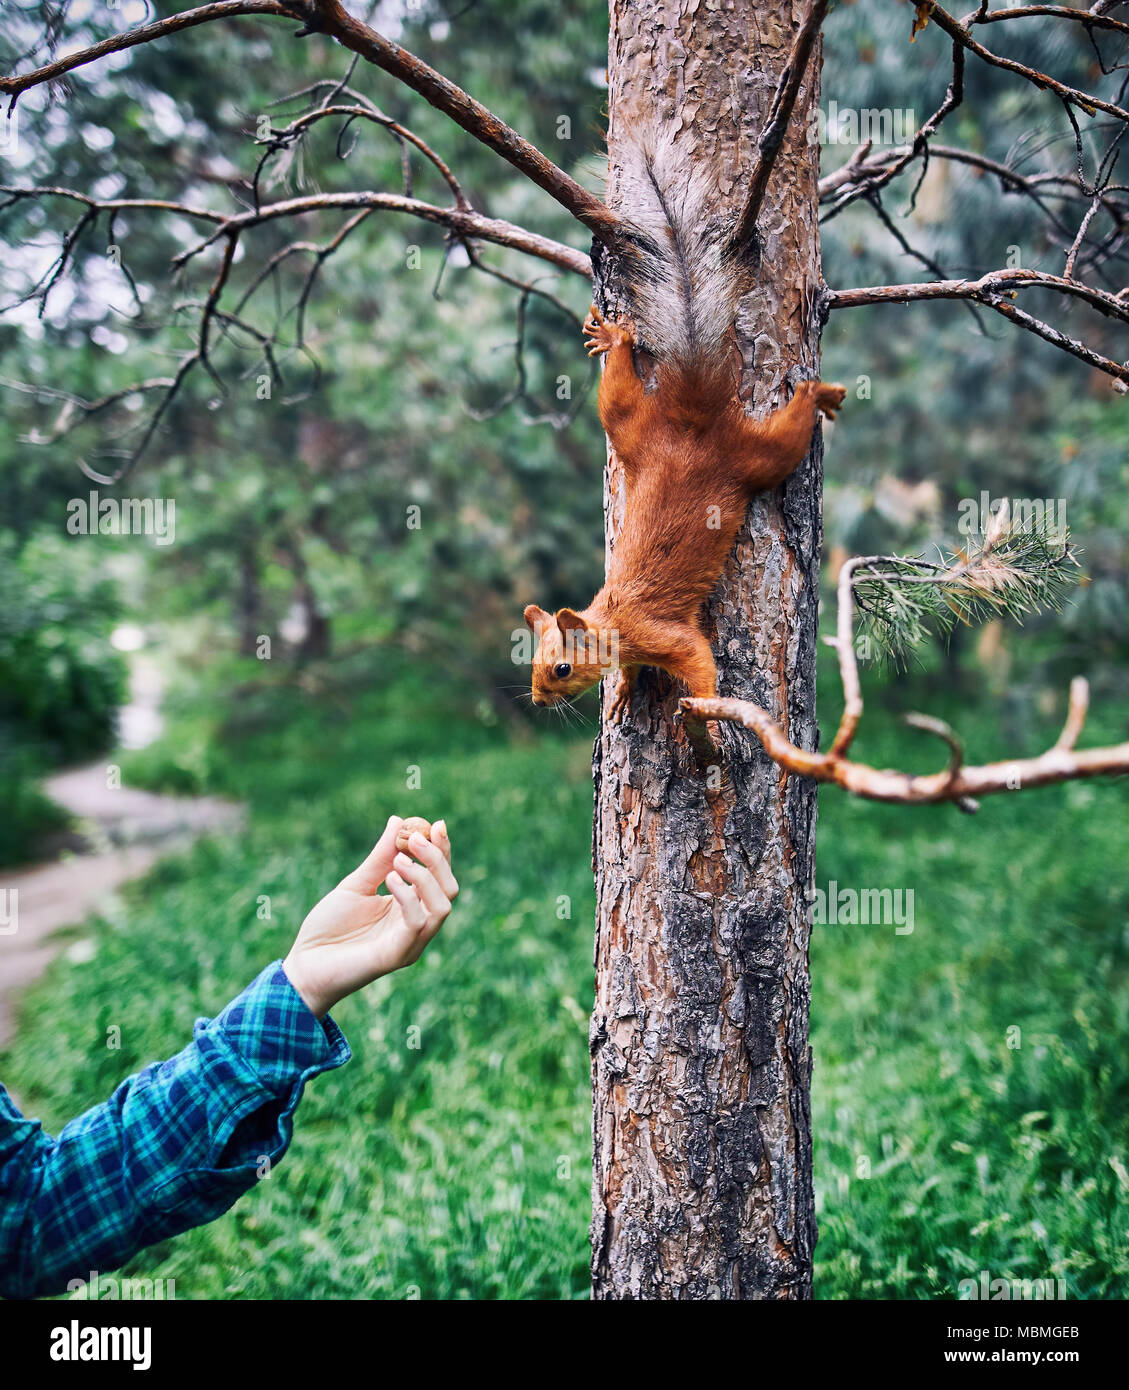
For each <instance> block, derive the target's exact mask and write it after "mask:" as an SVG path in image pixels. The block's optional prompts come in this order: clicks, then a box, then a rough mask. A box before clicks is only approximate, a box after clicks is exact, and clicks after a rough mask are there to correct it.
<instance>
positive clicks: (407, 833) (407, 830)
mask: <svg viewBox="0 0 1129 1390" xmlns="http://www.w3.org/2000/svg"><path fill="white" fill-rule="evenodd" d="M417 830H418V831H419V833H420V834H421V835H422V836H423V838H424V839H425V840H430V839H431V822H430V821H425V820H424V818H423V817H422V816H409V817H408V818H407V820H405V821H404V823H403V825H402V826H401V827H400V829H399V830H398V831H397V832H396V848H397V849H398V850H402V851H403V852H404V853H407V850H408V840H409V839H410V838H411V837H412V836H413V835H414V834H415V832H416V831H417Z"/></svg>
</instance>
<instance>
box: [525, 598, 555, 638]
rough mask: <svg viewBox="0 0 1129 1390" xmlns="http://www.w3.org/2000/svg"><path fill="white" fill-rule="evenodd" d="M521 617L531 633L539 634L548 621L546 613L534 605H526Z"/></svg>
mask: <svg viewBox="0 0 1129 1390" xmlns="http://www.w3.org/2000/svg"><path fill="white" fill-rule="evenodd" d="M523 616H524V618H525V621H526V622H527V623H528V624H529V627H530V629H531V630H532V631H533V632H540V631H541V629H542V628H543V627H544V625H545V624H546V623H547V622H548V620H549V615H548V613H546V612H545V610H544V609H543V608H538V607H537V605H536V604H535V603H531V604H529V605H528V607H527V608H526V610H525V613H524V614H523Z"/></svg>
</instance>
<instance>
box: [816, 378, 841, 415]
mask: <svg viewBox="0 0 1129 1390" xmlns="http://www.w3.org/2000/svg"><path fill="white" fill-rule="evenodd" d="M812 385H813V387H814V388H815V404H816V408H817V409H818V410H821V411H822V412H823V414H824V415H826V416H827V418H828V419H829V420H834V418H835V412H836V411H837V410H838V409H840V407H841V406H842V404H843V401H844V400H845V399H846V395H847V388H846V387H845V386H839V385H833V386H829V385H828V384H827V382H825V381H816V382H813V383H812Z"/></svg>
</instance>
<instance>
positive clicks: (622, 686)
mask: <svg viewBox="0 0 1129 1390" xmlns="http://www.w3.org/2000/svg"><path fill="white" fill-rule="evenodd" d="M631 692H632V684H631V682H630V681H629V680H625V679H624V677H623V676H622V675H620V678H619V684H618V685H617V686H616V688H615V690H614V691H613V692H612V698H611V699H610V700H609V701H608V722H609V723H610V724H621V723H622V722H623V720H624V719H625V718H626V717H627V715H628V714H629V713H630V712H631Z"/></svg>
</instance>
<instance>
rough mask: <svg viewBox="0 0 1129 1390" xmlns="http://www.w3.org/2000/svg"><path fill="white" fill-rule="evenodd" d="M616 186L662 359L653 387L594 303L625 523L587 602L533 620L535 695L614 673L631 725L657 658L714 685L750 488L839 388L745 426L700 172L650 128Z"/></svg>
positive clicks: (806, 392) (603, 410) (650, 336)
mask: <svg viewBox="0 0 1129 1390" xmlns="http://www.w3.org/2000/svg"><path fill="white" fill-rule="evenodd" d="M637 160H638V166H637V167H636V168H632V167H631V166H630V164H629V165H628V167H627V168H626V169H625V171H624V177H623V180H622V187H623V195H624V204H625V206H626V207H627V209H628V210H629V217H630V221H631V223H632V224H633V226H634V228H635V229H636V230H637V235H636V237H635V242H636V246H637V248H638V262H637V264H636V265H635V266H634V269H631V268H630V267H629V274H630V278H631V281H632V284H631V299H632V307H633V309H634V311H635V320H636V323H638V324H639V326H640V329H641V330H642V333H643V335H644V342H645V345H646V347H647V349H648V351H649V352H650V353H651V355H652V356H653V357H654V359H655V361H656V364H657V370H656V381H657V384H656V386H655V389H654V390H652V391H649V390H646V389H645V387H644V383H643V382H642V381H641V380H640V379H639V376H638V375H637V374H636V371H635V365H634V359H633V349H634V347H635V346H636V335H635V331H634V329H633V328H632V327H631V326H629V324H628V323H626V322H622V321H620V322H614V321H611V320H607V319H604V318H603V317H602V316H601V314H600V313H599V311H598V310H597V309H596V307H595V305H593V307H592V309H591V312H590V314H589V316H588V319H587V320H586V322H585V324H584V331H585V335H586V336H585V342H586V345H587V347H588V350H589V356H590V357H591V356H603V357H604V369H603V373H602V376H601V380H600V388H599V393H598V397H597V403H598V407H599V413H600V421H601V423H602V424H603V427H604V429H605V431H606V432H607V435H608V438H609V440H610V441H611V445H612V448H613V449H614V450H615V452H616V454H617V455H618V457H619V459H620V461H621V462H622V464H623V476H624V487H625V498H624V522H623V527H622V529H621V531H620V533H619V536H618V538H617V540H616V544H615V549H614V552H613V554H612V558H611V563H610V564H609V566H608V570H607V575H606V578H605V580H604V585H603V587H602V588H601V589H600V591H599V593H598V594H597V595H596V596H595V598H594V599H593V600H592V602H591V603H590V604H589V605H588V607H587V608H583V609H581V610H580V611H576V610H575V609H572V608H562V609H560V610H559V611H558V612H557V613H556V614H552V613H546V612H545V611H544V610H543V609H541V608H538V607H537V605H536V604H530V605H529V606H528V607H527V608H526V609H525V621H526V622H527V623H528V624H529V626H530V628H532V630H533V631H534V633H535V634H536V635H537V638H538V647H537V653H536V655H535V657H534V660H533V682H532V685H533V703H534V704H535V705H556V704H559V703H560V702H561V701H563V700H567V699H570V698H571V697H572V696H574V695H578V694H579V693H580V692H581V691H584V690H587V689H588V688H589V686H592V685H594V684H595V683H596V682H597V681H598V680H600V678H601V677H602V676H606V675H608V674H610V672H611V671H612V670H613V669H614V668H616V667H618V668H619V683H618V685H617V687H616V690H615V693H614V696H613V698H612V701H611V704H610V706H609V709H608V717H609V718H611V719H616V720H618V719H622V718H623V716H624V715H625V714H626V713H627V711H628V710H629V708H630V704H631V696H632V692H633V689H634V683H635V679H636V676H637V675H638V672H639V669H640V667H642V666H657V667H659V668H660V669H662V670H664V671H669V672H670V674H671V675H672V676H674V677H675V679H676V680H679V681H681V682H683V684H684V685H686V686H687V687H688V689H689V692H690V695H691V696H694V697H706V698H709V697H712V696H714V695H716V694H717V666H716V664H715V662H714V659H713V653H712V652H711V651H710V644H709V642H708V641H707V640H706V638H705V635H704V634H703V632H702V628H701V618H702V606H703V604H704V603H705V601H706V599H707V598H708V597H709V595H710V593H711V591H712V590H713V587H714V585H715V584H716V583H717V580H718V577H719V575H720V574H721V571H722V569H723V567H724V565H725V561H726V557H727V556H728V554H729V552H730V549H731V548H732V546H733V542H734V539H735V537H736V535H737V531H738V529H739V528H740V526H741V523H742V521H743V520H744V518H745V511H746V508H747V507H748V504H749V499H750V497H751V496H752V495H753V493H755V492H761V491H764V490H766V489H769V488H774V487H778V486H779V485H780V484H781V483H782V482H783V481H784V479H785V478H786V477H787V476H788V475H789V474H790V473H791V472H792V471H793V469H795V468H796V467H797V466H798V465H799V463H800V462H801V461H802V460H803V458H804V457H805V455H806V454H807V452H808V449H809V448H810V446H811V442H812V434H813V432H814V429H815V425H816V421H817V420H818V418H819V416H820V414H821V413H822V414H823V415H825V416H827V417H828V418H829V419H834V417H835V412H836V410H838V408H839V407H840V406H841V405H842V403H843V398H844V396H845V395H846V391H845V388H844V387H842V386H829V385H826V384H825V383H823V382H821V381H801V382H800V383H799V385H798V386H797V387H796V390H795V393H794V394H793V396H792V399H791V400H790V401H789V402H788V404H787V405H786V406H783V407H782V408H781V409H780V410H777V411H775V412H774V413H773V414H772V415H770V416H769V417H768V418H767V419H765V420H753V419H750V418H749V416H747V415H746V414H745V413H744V410H743V409H742V406H741V403H740V401H739V400H738V398H737V378H736V362H735V356H734V353H733V350H732V348H731V346H730V345H729V341H728V334H729V329H730V327H731V325H732V322H733V315H734V312H735V308H736V303H737V300H738V299H739V298H740V296H741V295H742V294H743V293H745V292H746V290H747V288H748V285H747V282H746V279H745V277H744V276H743V275H742V273H741V267H740V265H739V264H737V263H736V261H735V258H734V257H733V256H732V255H731V254H730V253H729V252H728V249H727V247H726V244H725V242H724V240H723V238H721V237H719V236H718V235H717V234H716V233H713V232H711V231H710V230H706V231H702V230H701V229H702V228H708V227H709V226H710V225H711V224H710V220H709V218H708V216H707V211H706V184H705V180H704V179H703V178H701V177H700V176H698V175H695V174H694V173H693V172H691V173H690V175H689V177H687V171H686V169H685V167H684V166H685V161H684V160H682V161H680V160H679V158H678V154H677V151H676V149H675V146H674V144H673V142H672V141H671V140H669V139H666V140H665V141H664V140H662V139H656V138H655V137H653V136H652V137H650V140H649V142H648V143H641V144H640V145H639V147H638V151H637Z"/></svg>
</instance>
